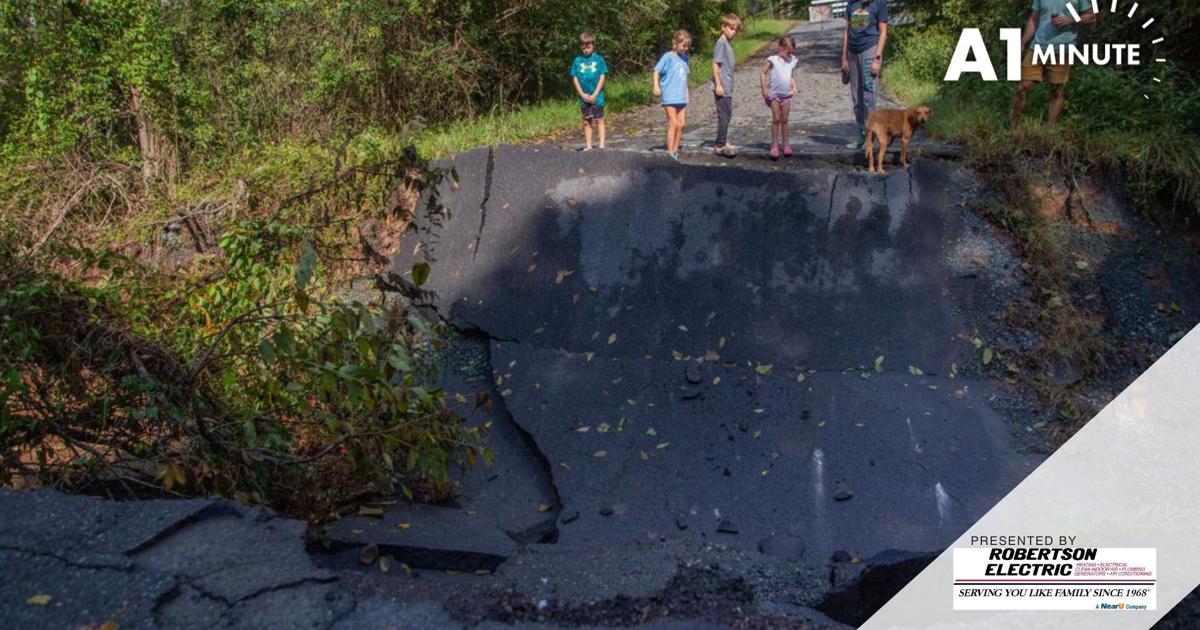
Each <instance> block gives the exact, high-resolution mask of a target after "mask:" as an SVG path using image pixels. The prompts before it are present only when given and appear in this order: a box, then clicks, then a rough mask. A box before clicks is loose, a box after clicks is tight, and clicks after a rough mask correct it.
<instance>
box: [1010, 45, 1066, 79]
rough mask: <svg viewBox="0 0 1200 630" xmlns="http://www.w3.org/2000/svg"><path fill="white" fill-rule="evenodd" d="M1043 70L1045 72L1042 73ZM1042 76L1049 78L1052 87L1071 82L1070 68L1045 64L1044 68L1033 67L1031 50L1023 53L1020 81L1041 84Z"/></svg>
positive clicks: (1063, 65)
mask: <svg viewBox="0 0 1200 630" xmlns="http://www.w3.org/2000/svg"><path fill="white" fill-rule="evenodd" d="M1043 69H1044V70H1045V72H1044V73H1043ZM1043 74H1046V75H1049V76H1050V83H1051V84H1053V85H1065V84H1066V83H1067V81H1070V80H1071V66H1069V65H1067V64H1065V63H1060V64H1053V65H1051V64H1046V65H1045V66H1041V65H1034V63H1033V49H1032V48H1031V49H1029V50H1026V51H1025V57H1024V58H1022V59H1021V80H1022V81H1033V82H1034V83H1041V82H1042V78H1043Z"/></svg>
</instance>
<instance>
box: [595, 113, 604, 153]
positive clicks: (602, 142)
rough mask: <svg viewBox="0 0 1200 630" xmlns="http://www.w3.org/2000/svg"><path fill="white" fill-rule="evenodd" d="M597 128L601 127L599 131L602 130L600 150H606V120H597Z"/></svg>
mask: <svg viewBox="0 0 1200 630" xmlns="http://www.w3.org/2000/svg"><path fill="white" fill-rule="evenodd" d="M596 126H597V127H599V129H600V148H601V149H603V148H604V119H603V118H601V119H600V120H597V121H596Z"/></svg>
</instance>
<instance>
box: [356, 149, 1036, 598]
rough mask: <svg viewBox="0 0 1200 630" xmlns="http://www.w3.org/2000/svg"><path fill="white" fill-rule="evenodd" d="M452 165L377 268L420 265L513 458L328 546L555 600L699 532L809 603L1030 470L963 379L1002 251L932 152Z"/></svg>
mask: <svg viewBox="0 0 1200 630" xmlns="http://www.w3.org/2000/svg"><path fill="white" fill-rule="evenodd" d="M452 166H453V168H454V169H455V171H456V172H457V175H458V183H456V184H451V185H447V186H446V187H445V188H444V190H443V194H444V196H443V198H442V201H443V203H445V204H446V206H447V208H448V210H449V213H448V216H447V217H444V220H443V221H442V225H440V226H438V227H436V228H433V229H432V231H431V233H426V232H425V230H424V229H422V230H418V231H417V232H414V233H413V235H412V236H411V237H410V238H409V240H408V241H407V242H406V243H405V244H404V245H402V250H403V251H404V253H403V254H402V255H401V256H400V257H399V258H398V259H397V261H396V264H395V269H396V271H397V272H398V273H407V272H408V271H409V270H410V269H411V265H412V264H413V263H414V262H416V261H419V260H424V259H425V257H427V256H428V257H430V258H432V259H433V264H432V274H431V276H430V280H429V283H428V284H427V285H426V287H427V288H429V289H431V290H433V291H435V292H436V294H437V299H436V301H435V303H434V304H433V305H432V306H433V307H434V308H435V309H436V311H437V313H438V315H439V316H440V317H442V318H443V319H445V320H446V321H447V322H449V323H451V324H453V325H454V326H456V327H457V328H458V329H460V330H462V331H464V332H467V333H470V334H472V335H475V336H476V337H480V336H482V337H484V338H486V340H487V342H488V344H489V347H488V349H487V351H488V353H489V355H490V366H491V377H492V378H491V382H490V383H484V384H479V385H477V386H476V389H477V390H478V389H480V388H482V389H485V390H490V391H492V392H493V393H494V394H495V395H496V399H497V401H498V402H500V403H502V404H499V405H497V408H496V409H495V410H494V413H493V414H492V415H493V416H494V417H493V418H492V419H493V421H494V424H495V426H496V427H498V428H499V430H500V431H501V433H502V436H501V437H499V438H497V439H496V440H495V442H494V446H496V447H497V448H498V449H499V450H500V451H501V452H500V453H498V461H499V462H500V463H499V465H500V466H511V465H513V464H512V463H508V464H506V463H504V460H505V455H506V454H514V455H515V456H516V457H519V458H523V459H525V460H526V465H525V467H524V469H523V472H520V473H519V474H508V473H507V472H505V471H501V472H499V473H496V474H489V475H487V476H486V478H485V477H482V476H480V475H479V474H475V476H474V481H473V482H472V481H470V480H468V483H467V484H466V492H465V496H464V497H463V498H462V499H460V500H459V501H458V502H457V504H456V505H455V506H451V507H448V508H443V509H441V510H437V511H435V512H433V513H430V512H429V510H428V508H413V507H410V506H405V505H398V506H396V507H395V508H393V509H392V511H391V512H389V514H388V515H387V516H385V518H384V519H383V520H382V521H375V520H371V519H347V520H344V521H342V522H341V523H340V524H339V525H338V526H337V527H335V528H334V530H333V532H332V538H333V539H334V541H335V542H336V543H338V544H339V545H343V546H353V545H356V544H365V543H367V542H381V543H382V544H384V545H385V548H386V549H389V550H392V551H394V552H395V553H397V554H398V555H399V556H400V557H401V558H402V559H407V560H409V561H411V562H415V563H416V566H421V565H425V566H429V567H430V568H455V569H459V570H478V569H484V570H486V571H496V575H497V576H499V577H500V578H501V580H502V582H503V583H504V584H505V585H506V586H508V587H510V588H513V589H515V590H516V592H518V593H525V594H528V595H531V596H534V597H536V598H544V599H545V600H546V601H549V602H556V601H557V602H564V603H567V604H570V603H572V602H587V601H594V600H596V599H603V598H605V597H612V596H615V595H618V594H623V595H630V596H637V595H645V594H649V593H653V592H656V589H658V590H661V589H663V588H664V587H665V585H666V583H667V581H668V580H669V579H670V578H671V577H672V576H673V575H675V574H676V571H677V569H678V565H679V564H680V563H682V562H683V561H684V558H685V556H687V553H688V552H687V551H686V550H689V549H700V548H705V549H712V548H713V546H714V545H716V546H717V547H718V548H719V549H721V550H729V553H731V554H743V553H744V554H747V555H745V556H738V557H739V558H750V560H748V561H742V560H739V561H736V562H731V563H730V564H731V565H737V566H740V567H741V569H742V570H744V571H750V572H753V571H754V570H756V567H755V562H756V561H755V560H754V558H756V557H757V558H761V559H762V560H761V564H764V565H765V564H767V563H768V560H767V558H770V562H775V561H779V560H781V561H783V562H784V563H785V564H789V565H790V566H795V567H804V568H805V569H806V570H807V571H808V572H807V573H804V572H803V571H801V573H803V574H804V575H806V576H818V577H819V578H820V579H818V580H817V581H819V582H823V584H822V585H821V586H817V587H813V586H811V585H809V586H808V587H806V588H810V590H811V589H812V588H815V589H816V590H818V591H820V590H821V589H828V588H830V586H831V585H830V583H829V579H828V578H829V576H830V575H831V573H832V574H836V573H837V571H832V572H831V571H830V562H831V560H830V559H831V558H840V559H843V560H844V559H855V560H856V559H857V558H859V557H861V558H868V557H870V556H874V555H876V554H880V553H884V552H889V550H910V551H940V550H941V549H943V548H944V547H945V546H946V545H947V544H949V543H950V542H951V541H952V540H953V539H954V538H956V537H957V536H958V535H959V534H960V533H961V532H962V531H963V530H964V529H965V528H966V527H967V526H968V525H970V524H971V523H973V522H974V521H975V520H976V519H977V518H978V517H979V516H981V515H982V514H983V513H984V512H985V511H987V510H988V509H989V508H990V507H991V506H992V505H993V504H994V503H995V502H996V501H998V500H999V499H1000V498H1001V497H1003V496H1004V495H1005V494H1006V493H1007V492H1008V491H1009V490H1010V489H1011V488H1012V487H1013V486H1014V485H1015V484H1016V483H1018V482H1019V481H1020V480H1021V479H1022V478H1024V476H1025V475H1027V474H1028V473H1029V472H1030V471H1031V470H1032V468H1033V466H1035V465H1036V463H1037V459H1036V458H1034V457H1031V456H1025V455H1022V454H1020V453H1019V452H1018V449H1017V448H1016V447H1015V446H1014V444H1013V443H1012V442H1011V440H1010V438H1009V435H1010V429H1009V426H1010V425H1009V423H1008V422H1007V421H1006V419H1005V418H1004V417H1002V416H1001V415H1000V414H999V413H997V411H996V410H995V409H994V408H993V405H992V401H993V400H996V399H998V398H999V397H1000V396H1001V395H1000V394H999V393H997V392H996V391H994V390H993V388H992V386H991V385H989V383H988V382H987V381H985V380H983V379H982V378H980V377H979V368H980V363H981V361H984V360H985V359H983V358H982V353H981V348H980V345H979V341H977V339H979V338H980V337H982V338H984V339H986V338H989V335H992V334H994V333H995V331H994V322H993V321H992V315H993V314H994V313H997V312H999V311H1000V310H1001V308H1002V306H1003V305H1004V304H1006V303H1007V302H1008V301H1009V300H1010V299H1012V298H1014V297H1015V296H1016V295H1019V293H1020V291H1022V290H1023V289H1022V288H1021V285H1020V283H1019V281H1018V280H1017V279H1016V276H1015V273H1016V267H1017V263H1016V262H1015V261H1014V260H1013V259H1012V258H1011V256H1010V255H1009V254H1008V252H1007V251H1006V250H1005V248H1004V247H1003V246H1002V245H1001V244H1000V243H999V241H998V240H997V239H996V237H995V235H994V234H993V232H992V231H991V229H990V228H989V227H988V226H987V225H986V224H985V223H983V222H982V221H980V220H978V219H977V218H976V217H974V216H972V215H971V214H970V213H969V212H968V211H966V210H964V209H962V207H961V204H960V202H961V201H963V196H964V195H969V194H971V190H972V189H971V186H972V184H973V183H972V181H971V179H970V176H969V173H968V172H966V171H964V170H962V169H960V168H958V167H957V166H955V165H952V164H948V163H944V162H929V161H922V162H918V163H916V164H915V165H914V166H913V167H912V168H910V169H907V170H896V171H894V172H893V173H891V174H889V175H888V176H886V177H882V176H874V175H869V174H866V173H857V172H848V171H847V170H846V169H845V168H844V167H833V166H827V165H826V166H822V165H820V164H818V163H812V162H810V163H804V164H800V165H797V166H795V167H793V168H791V169H788V170H783V171H769V170H755V169H746V168H728V167H716V166H686V165H680V164H676V163H673V162H670V161H668V160H667V159H666V158H664V157H662V156H657V155H653V154H639V153H628V152H601V153H590V154H580V153H575V152H567V151H561V150H558V149H552V148H546V147H508V146H501V147H499V148H496V149H492V150H488V149H482V150H477V151H473V152H470V153H466V154H462V155H459V156H457V157H456V158H455V159H454V160H453V161H452ZM422 227H423V228H430V227H432V226H430V225H423V226H422ZM456 387H458V386H452V389H454V388H456ZM461 389H462V390H463V392H464V393H470V391H469V390H470V389H471V387H470V386H469V385H465V384H464V385H462V387H461ZM503 436H507V437H503ZM539 474H540V477H541V479H540V480H538V479H532V478H533V477H537V476H539ZM497 497H499V500H498V499H497ZM392 520H397V521H398V522H400V521H403V522H405V523H409V524H412V526H411V527H409V528H408V529H406V530H403V531H402V532H399V533H398V532H397V531H396V530H395V528H393V527H390V526H389V523H390V522H391V521H392ZM414 530H416V532H415V533H413V532H414ZM501 533H503V534H504V535H502V536H501V535H497V534H501ZM439 549H440V551H442V552H445V553H443V554H442V555H440V556H439V555H438V551H439ZM430 552H432V553H430ZM834 564H835V565H836V562H835V563H834ZM835 568H836V567H835ZM759 574H760V575H761V571H760V572H759ZM799 575H800V574H797V575H796V576H793V577H794V578H795V582H796V583H797V584H799V583H801V582H803V581H804V580H803V579H801V578H800V577H799ZM833 580H834V581H836V577H834V578H833ZM785 581H786V580H785ZM801 590H803V589H801ZM820 595H821V593H818V594H817V595H816V596H810V598H809V599H805V597H804V596H797V597H798V598H799V600H796V599H793V600H792V601H793V603H800V604H804V605H812V604H815V603H816V602H817V601H818V600H819V598H820ZM851 616H853V615H851Z"/></svg>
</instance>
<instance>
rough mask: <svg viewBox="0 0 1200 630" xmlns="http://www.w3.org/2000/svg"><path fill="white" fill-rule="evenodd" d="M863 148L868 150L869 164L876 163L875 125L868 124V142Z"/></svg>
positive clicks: (871, 165)
mask: <svg viewBox="0 0 1200 630" xmlns="http://www.w3.org/2000/svg"><path fill="white" fill-rule="evenodd" d="M863 148H864V149H865V150H866V155H867V166H868V167H873V166H874V165H875V162H874V160H875V128H874V127H871V126H867V135H866V143H865V146H864V147H863Z"/></svg>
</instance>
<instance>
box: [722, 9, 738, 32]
mask: <svg viewBox="0 0 1200 630" xmlns="http://www.w3.org/2000/svg"><path fill="white" fill-rule="evenodd" d="M721 26H728V27H729V28H731V29H733V30H735V31H740V30H742V18H739V17H738V16H736V15H734V14H733V13H726V14H725V15H723V16H721Z"/></svg>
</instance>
